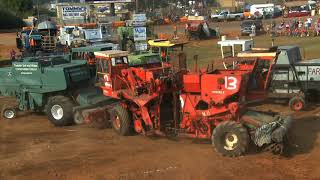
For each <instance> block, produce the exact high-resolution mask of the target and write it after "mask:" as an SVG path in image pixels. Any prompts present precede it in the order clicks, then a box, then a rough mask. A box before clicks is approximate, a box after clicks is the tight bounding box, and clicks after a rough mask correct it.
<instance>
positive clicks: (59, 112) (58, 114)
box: [51, 105, 63, 120]
mask: <svg viewBox="0 0 320 180" xmlns="http://www.w3.org/2000/svg"><path fill="white" fill-rule="evenodd" d="M51 114H52V116H53V118H54V119H56V120H60V119H62V118H63V108H62V107H61V106H60V105H54V106H52V108H51Z"/></svg>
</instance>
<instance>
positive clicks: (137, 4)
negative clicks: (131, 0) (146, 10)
mask: <svg viewBox="0 0 320 180" xmlns="http://www.w3.org/2000/svg"><path fill="white" fill-rule="evenodd" d="M138 12H139V0H136V13H138Z"/></svg>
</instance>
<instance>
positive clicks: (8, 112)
mask: <svg viewBox="0 0 320 180" xmlns="http://www.w3.org/2000/svg"><path fill="white" fill-rule="evenodd" d="M16 116H17V111H16V110H15V108H11V107H5V108H4V109H3V110H2V117H4V118H5V119H8V120H11V119H14V118H15V117H16Z"/></svg>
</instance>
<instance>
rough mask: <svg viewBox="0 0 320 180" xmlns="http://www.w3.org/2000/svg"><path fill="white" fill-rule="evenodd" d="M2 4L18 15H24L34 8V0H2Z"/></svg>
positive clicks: (0, 4) (0, 1) (0, 0)
mask: <svg viewBox="0 0 320 180" xmlns="http://www.w3.org/2000/svg"><path fill="white" fill-rule="evenodd" d="M0 6H1V7H2V8H4V9H6V10H8V11H11V12H12V13H13V14H14V15H16V16H18V17H21V18H22V17H24V16H26V15H27V14H29V13H30V12H32V10H33V1H32V0H0Z"/></svg>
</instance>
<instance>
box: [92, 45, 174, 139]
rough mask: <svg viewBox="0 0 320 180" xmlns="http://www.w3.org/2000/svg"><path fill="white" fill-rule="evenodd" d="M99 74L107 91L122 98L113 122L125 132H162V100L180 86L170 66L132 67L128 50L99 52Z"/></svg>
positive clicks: (116, 127)
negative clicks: (174, 81)
mask: <svg viewBox="0 0 320 180" xmlns="http://www.w3.org/2000/svg"><path fill="white" fill-rule="evenodd" d="M95 56H96V58H97V59H98V69H97V76H98V80H99V84H100V87H101V89H102V90H103V94H104V95H105V96H107V97H111V98H114V99H118V100H120V103H119V104H118V105H117V106H116V107H115V108H114V111H113V115H112V125H113V128H114V129H115V131H116V132H117V133H119V134H121V135H128V134H129V133H130V132H131V127H132V126H131V124H134V129H135V131H136V132H137V133H141V134H149V133H157V132H158V133H159V132H160V131H157V130H159V128H160V104H161V101H162V97H163V95H164V94H165V93H168V92H170V91H173V90H175V89H176V86H175V84H174V83H173V79H172V76H170V75H171V73H170V67H165V66H164V67H156V68H142V67H129V62H128V53H127V52H125V51H109V52H95Z"/></svg>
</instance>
